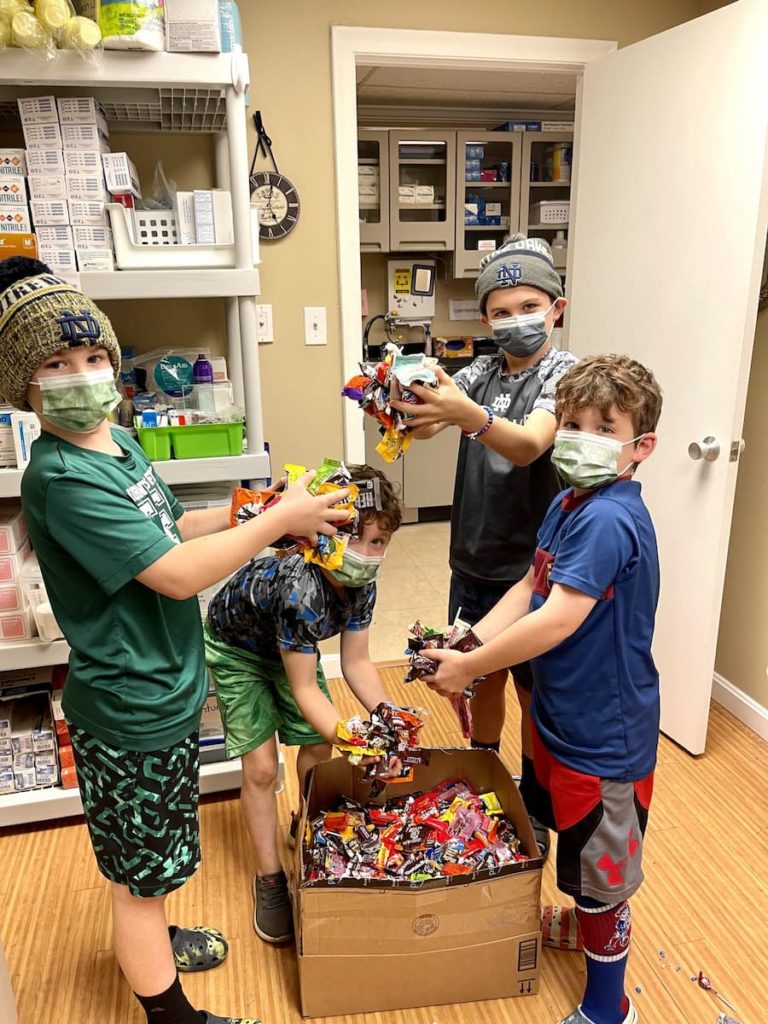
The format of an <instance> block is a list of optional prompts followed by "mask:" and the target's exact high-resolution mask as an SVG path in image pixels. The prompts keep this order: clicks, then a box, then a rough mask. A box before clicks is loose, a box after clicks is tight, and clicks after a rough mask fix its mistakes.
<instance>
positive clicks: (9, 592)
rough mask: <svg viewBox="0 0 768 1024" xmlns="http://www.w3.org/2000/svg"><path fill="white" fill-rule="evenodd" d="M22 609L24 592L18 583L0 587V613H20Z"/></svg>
mask: <svg viewBox="0 0 768 1024" xmlns="http://www.w3.org/2000/svg"><path fill="white" fill-rule="evenodd" d="M24 607H26V603H25V601H24V591H23V590H22V589H21V587H20V586H19V584H18V583H8V584H6V583H4V584H2V585H0V613H2V612H20V611H21V610H22V609H23V608H24Z"/></svg>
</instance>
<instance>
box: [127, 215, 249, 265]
mask: <svg viewBox="0 0 768 1024" xmlns="http://www.w3.org/2000/svg"><path fill="white" fill-rule="evenodd" d="M107 210H108V211H109V218H110V223H111V225H112V234H113V236H114V243H115V262H116V263H117V266H118V267H119V268H120V270H187V269H191V268H193V267H209V268H224V267H234V266H235V246H234V245H177V244H175V241H174V240H172V238H171V236H172V234H173V233H175V219H176V218H175V215H174V214H172V213H171V212H170V211H168V210H141V211H132V212H133V213H134V215H136V216H140V217H141V222H140V223H141V225H142V226H141V227H140V228H139V231H140V232H141V236H142V237H146V242H138V241H134V240H133V238H131V234H130V231H129V228H128V220H127V217H128V214H129V212H131V211H128V210H126V209H125V207H123V206H121V205H120V204H119V203H108V204H107ZM170 218H173V230H171V227H170V224H171V221H170ZM153 224H154V226H153ZM138 237H140V236H138V235H137V238H138Z"/></svg>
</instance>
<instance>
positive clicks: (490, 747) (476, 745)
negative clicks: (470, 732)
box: [470, 738, 501, 754]
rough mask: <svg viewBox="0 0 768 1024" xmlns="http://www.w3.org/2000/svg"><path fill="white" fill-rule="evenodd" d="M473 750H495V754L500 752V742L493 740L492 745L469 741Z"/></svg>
mask: <svg viewBox="0 0 768 1024" xmlns="http://www.w3.org/2000/svg"><path fill="white" fill-rule="evenodd" d="M470 743H471V744H472V749H473V750H495V751H496V753H497V754H498V752H499V751H500V750H501V740H494V742H493V743H483V742H482V741H481V740H476V739H474V738H473V739H471V740H470Z"/></svg>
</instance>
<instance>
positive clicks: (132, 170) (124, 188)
mask: <svg viewBox="0 0 768 1024" xmlns="http://www.w3.org/2000/svg"><path fill="white" fill-rule="evenodd" d="M101 160H102V166H103V168H104V179H105V181H106V184H107V190H108V191H109V192H130V193H131V195H133V196H135V197H136V198H137V199H141V186H140V185H139V173H138V171H137V170H136V165H135V164H134V162H133V160H131V158H130V157H129V156H128V154H127V153H102V157H101Z"/></svg>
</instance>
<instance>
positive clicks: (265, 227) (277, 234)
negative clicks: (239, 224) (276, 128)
mask: <svg viewBox="0 0 768 1024" xmlns="http://www.w3.org/2000/svg"><path fill="white" fill-rule="evenodd" d="M253 123H254V126H255V128H256V150H255V152H254V154H253V160H252V161H251V170H250V175H249V181H250V185H251V206H255V207H256V208H257V209H258V211H259V238H260V239H262V240H263V241H265V242H274V241H276V240H277V239H278V238H284V237H285V236H286V235H287V234H288V232H289V231H292V230H293V229H294V228H295V227H296V224H297V222H298V220H299V213H300V212H301V203H300V202H299V193H298V192H297V191H296V186H295V185H294V184H293V182H291V181H289V180H288V178H286V177H285V175H284V174H281V173H280V171H279V170H278V168H277V161H276V160H275V158H274V155H273V154H272V139H270V137H269V136H268V135H267V132H266V129H265V128H264V122H263V121H262V119H261V111H260V110H257V111H256V112H255V113H254V115H253ZM259 153H263V155H264V156H265V157H266V158H267V159H268V160H269V161H270V162H271V163H272V166H273V167H274V170H273V171H257V170H255V167H256V160H257V158H258V156H259Z"/></svg>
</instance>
